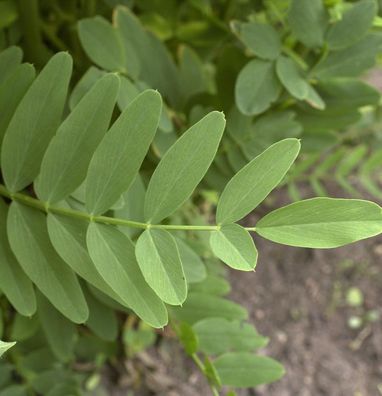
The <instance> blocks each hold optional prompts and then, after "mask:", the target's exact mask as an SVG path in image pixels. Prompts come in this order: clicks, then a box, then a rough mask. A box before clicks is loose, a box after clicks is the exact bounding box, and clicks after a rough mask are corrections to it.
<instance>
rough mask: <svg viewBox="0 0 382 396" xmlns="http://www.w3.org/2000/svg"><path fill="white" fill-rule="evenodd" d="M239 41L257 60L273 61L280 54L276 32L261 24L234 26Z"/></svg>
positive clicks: (239, 24)
mask: <svg viewBox="0 0 382 396" xmlns="http://www.w3.org/2000/svg"><path fill="white" fill-rule="evenodd" d="M234 29H235V30H237V33H238V35H239V38H240V40H241V41H242V42H243V43H244V44H245V45H246V46H247V47H248V48H249V49H250V50H251V51H252V52H253V53H254V54H255V55H257V56H258V57H259V58H262V59H269V60H274V59H276V58H277V57H278V56H279V55H280V52H281V40H280V36H279V34H278V33H277V31H276V30H275V29H274V28H273V27H272V26H271V25H266V24H263V23H257V22H250V23H238V24H234Z"/></svg>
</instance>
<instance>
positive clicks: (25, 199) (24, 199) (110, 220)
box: [0, 184, 255, 231]
mask: <svg viewBox="0 0 382 396" xmlns="http://www.w3.org/2000/svg"><path fill="white" fill-rule="evenodd" d="M0 195H2V196H3V197H6V198H9V199H11V200H12V201H16V202H20V203H22V204H24V205H27V206H30V207H32V208H35V209H37V210H40V211H42V212H45V213H56V214H60V215H63V216H68V217H73V218H76V219H81V220H85V221H94V222H96V223H102V224H112V225H120V226H125V227H132V228H140V229H143V230H147V229H162V230H173V231H176V230H185V231H217V230H219V229H220V225H183V224H177V225H175V224H149V223H142V222H139V221H133V220H127V219H119V218H115V217H108V216H95V215H93V214H90V213H86V212H81V211H79V210H74V209H69V208H62V207H58V206H51V205H50V204H49V203H48V202H44V201H40V200H39V199H36V198H33V197H31V196H29V195H26V194H22V193H11V192H10V191H8V190H7V188H6V187H5V186H4V185H2V184H0ZM246 229H247V230H248V231H255V228H254V227H246Z"/></svg>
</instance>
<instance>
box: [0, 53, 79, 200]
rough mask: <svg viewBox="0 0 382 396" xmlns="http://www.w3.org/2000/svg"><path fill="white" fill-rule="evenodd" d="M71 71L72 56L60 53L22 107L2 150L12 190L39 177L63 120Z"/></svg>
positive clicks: (4, 168)
mask: <svg viewBox="0 0 382 396" xmlns="http://www.w3.org/2000/svg"><path fill="white" fill-rule="evenodd" d="M71 72H72V58H71V57H70V55H68V54H67V53H64V52H60V53H58V54H56V55H55V56H53V58H51V59H50V61H49V62H48V63H47V64H46V66H45V67H44V69H43V70H42V71H41V72H40V74H39V75H38V76H37V78H36V79H35V80H34V81H33V83H32V85H31V86H30V88H29V89H28V91H27V92H26V94H25V95H24V97H23V98H22V100H21V102H20V104H19V105H18V107H17V109H16V111H15V113H14V115H13V117H12V119H11V121H10V123H9V126H8V128H7V131H6V133H5V136H4V141H3V145H2V148H1V149H2V151H1V169H2V172H3V177H4V181H5V184H6V185H7V187H8V189H9V190H10V191H12V192H16V191H19V190H21V189H23V188H24V187H26V186H27V185H28V184H30V183H31V182H32V181H33V180H34V179H35V177H36V176H37V174H38V172H39V168H40V164H41V160H42V157H43V155H44V152H45V150H46V148H47V146H48V144H49V142H50V140H51V138H52V137H53V135H54V134H55V133H56V130H57V127H58V125H59V123H60V121H61V115H62V111H63V108H64V104H65V100H66V93H67V90H68V84H69V79H70V76H71ZM20 142H22V144H20Z"/></svg>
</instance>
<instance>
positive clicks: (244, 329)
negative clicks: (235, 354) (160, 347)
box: [193, 318, 268, 355]
mask: <svg viewBox="0 0 382 396" xmlns="http://www.w3.org/2000/svg"><path fill="white" fill-rule="evenodd" d="M193 329H194V331H195V333H196V335H197V337H198V340H199V349H200V350H201V351H203V352H205V353H207V354H210V355H220V354H221V353H224V352H228V351H230V350H232V351H253V350H256V349H259V348H261V347H264V346H265V345H267V343H268V338H266V337H262V336H261V335H259V334H258V333H257V331H256V330H255V328H254V327H253V326H252V325H250V324H248V323H240V322H239V321H230V320H227V319H224V318H207V319H203V320H201V321H200V322H197V323H195V324H194V325H193Z"/></svg>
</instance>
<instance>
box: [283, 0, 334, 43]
mask: <svg viewBox="0 0 382 396" xmlns="http://www.w3.org/2000/svg"><path fill="white" fill-rule="evenodd" d="M288 22H289V24H290V27H291V29H292V32H293V33H294V35H295V36H296V37H297V38H298V40H300V41H301V42H302V43H303V44H305V45H306V46H307V47H310V48H312V47H319V46H321V45H322V44H323V42H324V34H325V31H326V26H327V24H328V17H327V14H326V10H325V7H324V4H323V1H322V0H310V1H301V0H292V1H291V5H290V7H289V11H288Z"/></svg>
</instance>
